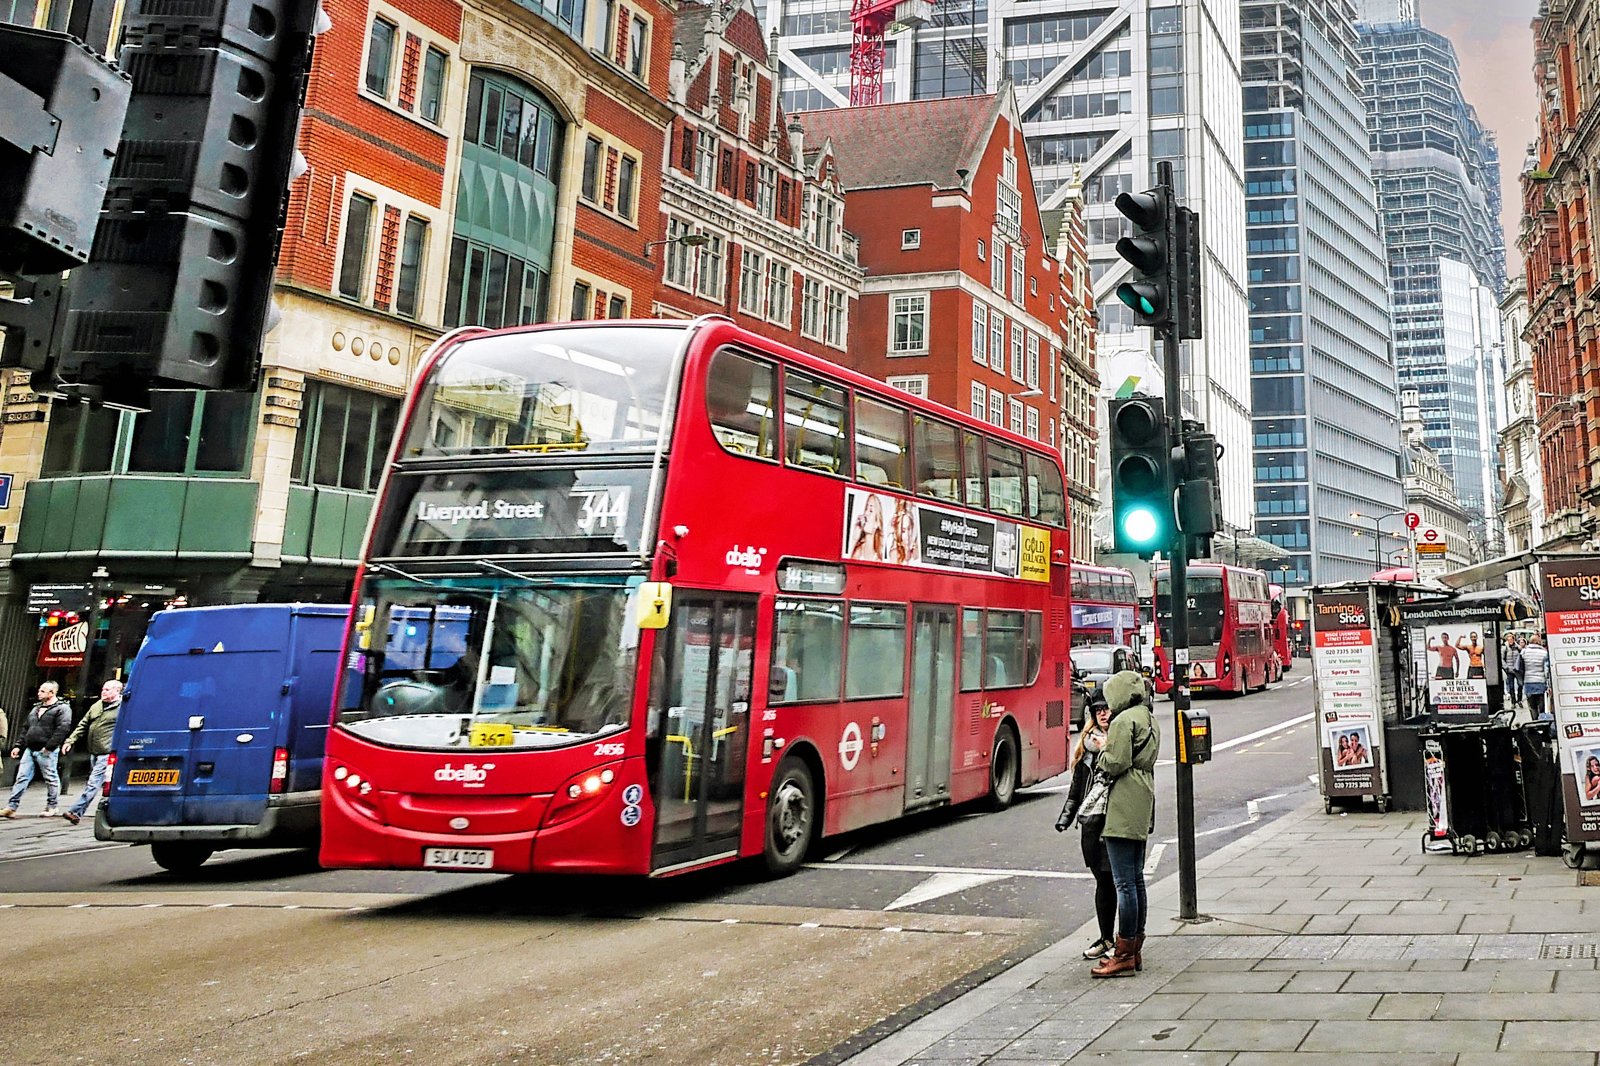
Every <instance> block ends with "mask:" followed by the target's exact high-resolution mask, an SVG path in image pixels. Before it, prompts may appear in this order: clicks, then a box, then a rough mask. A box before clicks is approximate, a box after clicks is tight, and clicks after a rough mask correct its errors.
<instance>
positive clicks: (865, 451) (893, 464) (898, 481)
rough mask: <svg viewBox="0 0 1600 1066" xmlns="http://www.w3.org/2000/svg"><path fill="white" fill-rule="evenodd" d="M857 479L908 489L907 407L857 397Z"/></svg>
mask: <svg viewBox="0 0 1600 1066" xmlns="http://www.w3.org/2000/svg"><path fill="white" fill-rule="evenodd" d="M855 428H856V480H857V481H860V482H862V483H864V484H867V485H884V486H887V487H889V488H892V489H900V490H902V491H909V490H910V488H911V471H910V466H911V462H910V460H911V455H910V451H911V450H910V448H908V447H907V446H906V410H905V408H903V407H895V406H894V405H892V404H887V403H879V402H878V401H877V400H874V399H871V398H870V397H867V396H860V395H858V396H857V397H856V423H855Z"/></svg>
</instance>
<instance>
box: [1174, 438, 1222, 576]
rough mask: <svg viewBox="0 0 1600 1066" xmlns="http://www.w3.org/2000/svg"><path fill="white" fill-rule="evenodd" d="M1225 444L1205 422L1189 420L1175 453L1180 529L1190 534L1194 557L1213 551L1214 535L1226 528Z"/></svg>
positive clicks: (1200, 557) (1190, 552)
mask: <svg viewBox="0 0 1600 1066" xmlns="http://www.w3.org/2000/svg"><path fill="white" fill-rule="evenodd" d="M1221 456H1222V446H1221V445H1220V444H1218V443H1217V438H1216V436H1215V435H1214V434H1212V433H1208V432H1206V428H1205V425H1204V423H1201V422H1193V421H1189V420H1187V419H1186V420H1185V421H1184V423H1183V442H1182V444H1181V446H1180V447H1179V449H1178V454H1177V455H1176V456H1174V459H1175V460H1176V461H1175V463H1174V468H1175V469H1174V473H1175V474H1176V476H1177V480H1178V493H1177V497H1178V504H1177V511H1178V529H1179V530H1180V531H1181V532H1182V534H1183V535H1184V536H1185V537H1188V538H1189V553H1188V557H1189V558H1190V559H1205V558H1209V557H1210V555H1211V538H1212V537H1213V536H1214V535H1215V534H1216V533H1217V531H1218V530H1220V529H1221V528H1222V482H1221V481H1220V479H1219V477H1218V470H1217V460H1218V459H1219V458H1221Z"/></svg>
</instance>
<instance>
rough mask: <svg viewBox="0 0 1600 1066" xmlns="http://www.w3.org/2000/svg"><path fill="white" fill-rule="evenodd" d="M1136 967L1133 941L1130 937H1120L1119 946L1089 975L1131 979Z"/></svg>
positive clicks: (1118, 938)
mask: <svg viewBox="0 0 1600 1066" xmlns="http://www.w3.org/2000/svg"><path fill="white" fill-rule="evenodd" d="M1136 965H1137V964H1136V963H1135V961H1134V952H1133V941H1132V940H1130V939H1129V938H1128V937H1125V936H1119V937H1117V946H1116V947H1115V948H1114V949H1112V952H1111V954H1110V955H1108V956H1107V957H1106V958H1105V959H1104V960H1103V961H1102V962H1101V963H1100V965H1099V966H1096V967H1095V968H1094V969H1092V970H1090V971H1089V973H1090V974H1091V975H1093V976H1095V977H1131V976H1132V975H1133V973H1134V970H1135V967H1136Z"/></svg>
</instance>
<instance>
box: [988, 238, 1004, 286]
mask: <svg viewBox="0 0 1600 1066" xmlns="http://www.w3.org/2000/svg"><path fill="white" fill-rule="evenodd" d="M989 251H990V253H991V254H990V256H989V288H991V289H993V290H994V291H995V292H997V293H999V294H1000V295H1002V296H1004V295H1005V293H1006V247H1005V245H1003V244H1001V243H1000V239H999V238H998V237H996V238H995V240H994V243H993V244H992V245H991V246H990V248H989Z"/></svg>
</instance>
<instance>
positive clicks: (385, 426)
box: [212, 381, 495, 492]
mask: <svg viewBox="0 0 1600 1066" xmlns="http://www.w3.org/2000/svg"><path fill="white" fill-rule="evenodd" d="M212 395H216V394H212ZM399 413H400V401H399V400H396V399H393V398H391V397H388V396H379V395H377V394H375V393H371V392H363V391H360V390H358V389H347V388H345V387H344V386H342V385H331V384H329V383H327V382H324V381H308V382H306V392H305V402H304V405H303V406H302V407H301V411H300V433H299V435H298V436H297V437H296V438H295V443H294V463H293V465H292V466H291V467H290V470H291V471H292V476H293V478H294V480H295V481H296V482H297V483H299V484H301V485H326V486H329V487H331V488H339V489H355V490H358V491H361V492H373V491H376V489H377V487H378V478H379V477H380V475H382V473H383V464H384V461H385V460H386V459H387V458H388V452H389V442H390V441H392V440H393V439H394V426H395V419H396V417H397V416H398V415H399ZM463 417H464V418H467V419H470V417H471V416H466V415H464V416H463ZM482 421H483V423H484V428H485V429H487V428H488V427H489V426H491V425H494V424H495V423H492V422H491V421H490V420H489V419H487V418H485V419H483V420H482ZM470 435H471V434H470V427H469V431H468V436H469V437H470ZM482 443H485V444H487V443H490V442H489V441H487V440H484V441H482Z"/></svg>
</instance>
